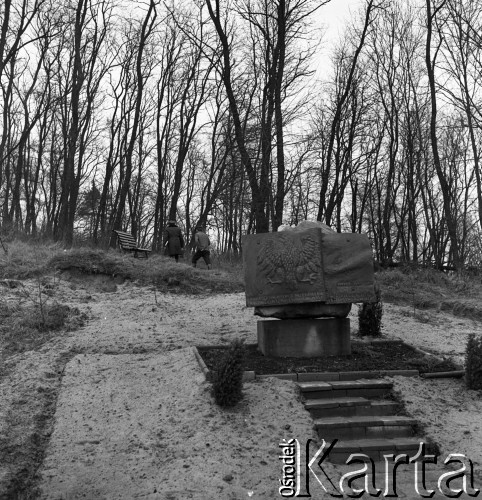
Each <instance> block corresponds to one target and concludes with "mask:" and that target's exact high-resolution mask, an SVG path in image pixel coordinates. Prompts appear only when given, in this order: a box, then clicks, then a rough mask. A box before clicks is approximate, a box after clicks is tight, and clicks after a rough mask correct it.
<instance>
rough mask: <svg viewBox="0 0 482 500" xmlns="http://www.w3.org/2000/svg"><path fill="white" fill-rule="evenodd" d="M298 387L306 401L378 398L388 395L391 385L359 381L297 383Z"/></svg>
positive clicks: (381, 381) (372, 380)
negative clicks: (340, 398)
mask: <svg viewBox="0 0 482 500" xmlns="http://www.w3.org/2000/svg"><path fill="white" fill-rule="evenodd" d="M298 387H299V388H300V391H301V393H302V394H303V396H304V397H305V398H306V399H322V398H339V397H364V398H380V397H384V396H386V395H387V394H389V393H390V391H391V389H392V387H393V384H392V383H391V382H387V381H385V380H380V379H359V380H343V381H334V382H322V381H316V382H298Z"/></svg>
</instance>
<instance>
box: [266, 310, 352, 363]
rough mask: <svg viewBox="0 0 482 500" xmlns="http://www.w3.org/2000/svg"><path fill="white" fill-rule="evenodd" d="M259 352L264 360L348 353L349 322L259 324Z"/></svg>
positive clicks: (347, 320) (342, 320) (285, 321)
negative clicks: (270, 357) (268, 357)
mask: <svg viewBox="0 0 482 500" xmlns="http://www.w3.org/2000/svg"><path fill="white" fill-rule="evenodd" d="M258 348H259V349H260V351H261V352H262V353H263V354H264V355H265V356H273V357H277V358H284V357H295V358H316V357H319V356H339V355H348V354H350V353H351V344H350V320H349V319H348V318H323V319H280V320H266V321H258Z"/></svg>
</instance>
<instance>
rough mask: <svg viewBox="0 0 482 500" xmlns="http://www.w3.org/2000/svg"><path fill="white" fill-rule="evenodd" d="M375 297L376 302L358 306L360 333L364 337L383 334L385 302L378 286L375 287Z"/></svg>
mask: <svg viewBox="0 0 482 500" xmlns="http://www.w3.org/2000/svg"><path fill="white" fill-rule="evenodd" d="M375 298H376V302H366V303H363V304H362V305H361V306H360V307H359V308H358V333H359V334H360V335H361V336H362V337H365V336H372V337H380V335H381V334H382V330H381V329H382V315H383V304H382V302H381V294H380V289H379V288H378V287H377V288H375Z"/></svg>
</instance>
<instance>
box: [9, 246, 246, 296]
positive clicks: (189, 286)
mask: <svg viewBox="0 0 482 500" xmlns="http://www.w3.org/2000/svg"><path fill="white" fill-rule="evenodd" d="M212 261H213V269H212V270H211V271H208V270H207V269H204V268H203V265H202V264H201V265H200V266H198V268H196V269H194V268H193V267H192V266H191V264H190V262H191V259H190V254H189V253H187V254H186V256H185V258H184V259H182V260H181V261H180V262H179V263H175V262H174V260H173V259H170V258H168V257H165V256H163V255H159V254H153V255H151V256H150V257H149V259H135V258H134V257H133V255H131V254H126V253H122V252H120V251H117V250H113V249H109V250H101V249H92V248H88V247H79V248H73V249H71V250H64V249H62V248H61V247H60V246H59V245H57V244H55V243H42V242H36V243H35V244H29V243H26V242H23V241H17V240H15V241H12V242H9V243H8V246H7V254H5V252H2V254H0V279H2V278H3V279H26V278H35V277H45V276H46V275H52V276H55V273H56V272H57V271H64V270H70V269H73V270H76V271H79V272H81V273H86V274H105V275H108V276H112V277H121V278H124V279H129V280H133V281H138V282H140V283H141V284H153V285H155V286H156V287H157V288H158V289H169V290H171V291H173V292H182V293H192V294H197V293H234V292H241V291H243V290H244V279H243V270H242V262H241V259H240V258H239V257H229V256H223V255H218V254H216V253H213V256H212Z"/></svg>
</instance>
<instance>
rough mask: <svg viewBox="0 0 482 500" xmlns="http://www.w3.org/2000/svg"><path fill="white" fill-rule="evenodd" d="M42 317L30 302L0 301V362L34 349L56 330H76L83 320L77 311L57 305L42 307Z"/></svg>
mask: <svg viewBox="0 0 482 500" xmlns="http://www.w3.org/2000/svg"><path fill="white" fill-rule="evenodd" d="M43 314H44V316H43V317H42V315H41V314H40V311H39V306H38V305H36V304H33V303H32V304H31V303H26V304H22V305H16V306H9V305H7V304H6V303H5V302H0V320H1V321H0V346H1V348H2V349H1V358H0V360H1V359H2V358H3V359H6V358H7V357H8V356H11V355H12V354H16V353H21V352H26V351H34V350H38V349H40V348H41V347H42V346H43V345H44V344H45V343H46V342H48V341H49V340H50V339H51V338H53V337H55V336H56V335H58V333H59V330H61V329H65V330H67V331H68V330H73V329H76V328H80V327H81V326H82V325H83V324H84V321H85V319H86V318H85V315H83V314H81V313H80V311H79V310H78V309H77V308H71V307H69V306H66V305H63V304H58V303H51V304H45V305H44V313H43ZM2 364H3V363H1V364H0V372H1V370H2V366H1V365H2Z"/></svg>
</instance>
